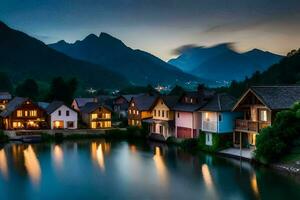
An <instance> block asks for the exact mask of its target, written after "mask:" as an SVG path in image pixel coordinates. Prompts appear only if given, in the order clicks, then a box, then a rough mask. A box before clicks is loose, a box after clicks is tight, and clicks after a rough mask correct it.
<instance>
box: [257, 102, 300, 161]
mask: <svg viewBox="0 0 300 200" xmlns="http://www.w3.org/2000/svg"><path fill="white" fill-rule="evenodd" d="M299 141H300V103H299V102H298V103H296V104H295V105H294V106H293V107H292V108H291V109H290V110H286V111H281V112H279V113H278V114H277V115H276V118H275V120H274V123H273V125H272V126H270V127H268V128H265V129H263V130H262V131H261V133H260V134H259V135H258V136H257V143H256V150H255V158H256V159H257V160H258V161H260V162H262V163H265V164H267V163H272V162H278V161H281V160H282V159H284V158H287V157H288V156H291V157H292V158H293V159H295V156H296V157H297V156H299V159H300V151H299V147H300V142H299Z"/></svg>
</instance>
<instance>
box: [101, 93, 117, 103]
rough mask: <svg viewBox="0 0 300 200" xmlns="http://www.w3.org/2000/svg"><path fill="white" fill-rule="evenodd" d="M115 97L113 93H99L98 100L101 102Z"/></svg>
mask: <svg viewBox="0 0 300 200" xmlns="http://www.w3.org/2000/svg"><path fill="white" fill-rule="evenodd" d="M113 98H114V97H113V96H111V95H99V96H97V101H98V102H99V103H103V102H106V101H107V100H110V99H113Z"/></svg>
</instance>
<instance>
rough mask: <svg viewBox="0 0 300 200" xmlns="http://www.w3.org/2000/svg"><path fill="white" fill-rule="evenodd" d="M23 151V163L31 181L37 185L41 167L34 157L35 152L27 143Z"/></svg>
mask: <svg viewBox="0 0 300 200" xmlns="http://www.w3.org/2000/svg"><path fill="white" fill-rule="evenodd" d="M23 153H24V165H25V168H26V170H27V172H28V175H29V177H30V179H31V181H32V182H33V183H34V184H35V185H38V184H39V182H40V178H41V167H40V163H39V160H38V159H37V157H36V154H35V152H34V151H33V149H32V146H31V145H29V146H28V148H27V149H25V150H24V151H23Z"/></svg>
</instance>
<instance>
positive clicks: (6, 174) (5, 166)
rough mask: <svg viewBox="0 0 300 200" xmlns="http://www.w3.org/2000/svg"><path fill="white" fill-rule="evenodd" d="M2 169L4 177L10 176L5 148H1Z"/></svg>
mask: <svg viewBox="0 0 300 200" xmlns="http://www.w3.org/2000/svg"><path fill="white" fill-rule="evenodd" d="M0 171H1V174H2V176H3V177H4V178H6V179H7V178H8V167H7V158H6V155H5V151H4V149H1V150H0Z"/></svg>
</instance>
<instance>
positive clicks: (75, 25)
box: [0, 0, 300, 60]
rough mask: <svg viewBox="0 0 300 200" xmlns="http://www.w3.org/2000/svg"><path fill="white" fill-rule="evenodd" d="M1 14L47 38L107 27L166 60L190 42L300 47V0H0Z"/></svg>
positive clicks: (81, 34)
mask: <svg viewBox="0 0 300 200" xmlns="http://www.w3.org/2000/svg"><path fill="white" fill-rule="evenodd" d="M0 20H1V21H4V22H5V23H7V24H8V25H9V26H11V27H13V28H16V29H19V30H21V31H24V32H26V33H28V34H29V35H32V36H34V37H36V38H38V39H40V40H42V41H44V42H45V43H52V42H56V41H58V40H62V39H64V40H66V41H67V42H74V41H76V40H78V39H83V38H84V37H85V36H87V35H88V34H90V33H95V34H96V35H99V33H100V32H107V33H109V34H111V35H113V36H115V37H117V38H119V39H121V40H122V41H123V42H125V43H126V44H127V45H128V46H130V47H132V48H139V49H142V50H146V51H149V52H151V53H153V54H154V55H156V56H159V57H160V58H162V59H164V60H168V59H169V58H171V57H174V56H176V55H174V51H173V50H174V49H176V48H178V47H180V46H183V45H190V44H191V45H200V46H202V45H205V46H206V45H214V44H217V43H223V42H234V43H235V47H236V49H237V50H239V51H246V50H250V49H252V48H260V49H263V50H269V51H272V52H275V53H278V54H286V53H287V52H288V51H290V50H291V49H295V48H297V49H298V48H300V34H299V33H300V0H284V1H283V0H1V1H0Z"/></svg>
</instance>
